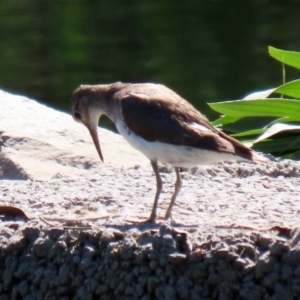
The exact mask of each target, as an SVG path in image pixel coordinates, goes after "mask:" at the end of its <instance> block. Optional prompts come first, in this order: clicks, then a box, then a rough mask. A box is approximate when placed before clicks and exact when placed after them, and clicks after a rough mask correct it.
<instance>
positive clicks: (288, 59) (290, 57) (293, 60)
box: [269, 46, 300, 69]
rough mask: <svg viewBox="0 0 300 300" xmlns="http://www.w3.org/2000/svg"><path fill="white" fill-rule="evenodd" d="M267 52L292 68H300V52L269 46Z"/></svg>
mask: <svg viewBox="0 0 300 300" xmlns="http://www.w3.org/2000/svg"><path fill="white" fill-rule="evenodd" d="M269 53H270V55H271V56H272V57H274V58H275V59H277V60H279V61H280V62H282V63H284V64H286V65H289V66H292V67H294V68H297V69H300V53H299V52H295V51H286V50H281V49H276V48H274V47H271V46H269Z"/></svg>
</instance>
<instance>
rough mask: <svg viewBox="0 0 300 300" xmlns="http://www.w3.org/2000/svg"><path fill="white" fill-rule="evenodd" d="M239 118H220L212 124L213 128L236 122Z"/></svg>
mask: <svg viewBox="0 0 300 300" xmlns="http://www.w3.org/2000/svg"><path fill="white" fill-rule="evenodd" d="M239 119H240V117H231V116H221V117H220V118H219V119H217V120H215V121H213V122H212V125H213V126H218V125H225V124H231V123H234V122H237V121H238V120H239Z"/></svg>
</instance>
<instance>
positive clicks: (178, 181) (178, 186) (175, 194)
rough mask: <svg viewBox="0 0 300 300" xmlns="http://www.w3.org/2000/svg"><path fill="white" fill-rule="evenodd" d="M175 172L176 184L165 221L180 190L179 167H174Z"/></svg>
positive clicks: (169, 215)
mask: <svg viewBox="0 0 300 300" xmlns="http://www.w3.org/2000/svg"><path fill="white" fill-rule="evenodd" d="M175 172H176V177H177V179H176V182H175V190H174V194H173V196H172V199H171V202H170V205H169V207H168V210H167V212H166V215H165V220H167V219H169V218H170V217H171V212H172V208H173V206H174V203H175V200H176V197H177V195H178V193H179V192H180V189H181V186H182V180H181V175H180V171H179V167H175Z"/></svg>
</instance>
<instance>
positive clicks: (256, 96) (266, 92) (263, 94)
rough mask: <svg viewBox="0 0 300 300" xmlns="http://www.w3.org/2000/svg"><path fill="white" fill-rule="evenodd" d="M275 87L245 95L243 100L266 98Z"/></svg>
mask: <svg viewBox="0 0 300 300" xmlns="http://www.w3.org/2000/svg"><path fill="white" fill-rule="evenodd" d="M275 90H276V89H268V90H263V91H258V92H254V93H251V94H249V95H247V96H246V97H245V98H243V100H254V99H265V98H268V97H269V96H270V95H271V94H272V93H273V92H274V91H275Z"/></svg>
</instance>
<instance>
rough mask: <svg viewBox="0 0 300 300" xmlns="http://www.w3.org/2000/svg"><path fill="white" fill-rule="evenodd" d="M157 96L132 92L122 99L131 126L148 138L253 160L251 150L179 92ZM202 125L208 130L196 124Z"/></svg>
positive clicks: (134, 130)
mask: <svg viewBox="0 0 300 300" xmlns="http://www.w3.org/2000/svg"><path fill="white" fill-rule="evenodd" d="M175 95H176V97H173V94H172V93H171V94H170V98H167V94H163V96H164V98H163V99H160V98H158V97H157V94H156V95H155V96H156V97H155V98H154V97H153V96H151V95H147V94H142V93H130V94H129V95H127V96H125V97H124V98H123V100H122V101H121V106H122V111H123V116H124V120H125V122H126V123H127V125H128V127H129V128H130V129H131V130H132V131H133V132H135V133H136V134H138V135H140V136H141V137H143V138H144V139H145V140H147V141H152V142H154V141H159V142H163V143H169V144H173V145H184V146H187V147H195V148H199V149H206V150H211V151H216V152H225V153H232V154H236V155H239V156H242V157H244V158H246V159H250V160H252V150H251V149H249V148H248V147H246V146H245V145H243V144H241V143H240V142H238V141H237V140H235V139H233V138H231V137H229V136H227V135H226V134H224V133H223V132H220V131H219V130H217V129H216V128H214V127H213V126H211V125H210V123H209V122H208V120H207V119H206V118H205V117H204V116H203V115H202V114H201V113H200V112H198V111H197V110H196V109H195V108H194V107H193V106H192V105H191V104H190V103H188V102H187V101H186V100H184V99H182V98H180V97H179V96H178V95H177V94H175ZM195 124H199V125H201V126H203V127H205V128H207V129H208V130H201V128H200V129H199V128H197V127H196V126H193V125H195Z"/></svg>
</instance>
